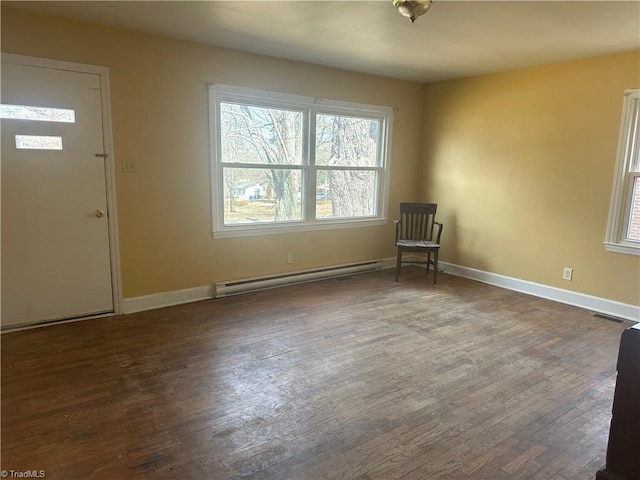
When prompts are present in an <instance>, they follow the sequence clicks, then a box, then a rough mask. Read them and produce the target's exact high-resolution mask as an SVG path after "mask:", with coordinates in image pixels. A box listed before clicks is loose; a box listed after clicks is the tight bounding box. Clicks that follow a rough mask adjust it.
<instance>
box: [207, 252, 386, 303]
mask: <svg viewBox="0 0 640 480" xmlns="http://www.w3.org/2000/svg"><path fill="white" fill-rule="evenodd" d="M381 268H382V261H381V260H378V261H371V262H362V263H352V264H349V265H338V266H335V267H327V268H319V269H315V270H304V271H300V272H292V273H284V274H282V275H273V276H269V277H256V278H248V279H245V280H237V281H233V282H226V283H216V284H215V287H216V288H215V297H214V298H222V297H226V296H228V295H237V294H240V293H247V292H254V291H256V290H265V289H267V288H275V287H284V286H285V285H294V284H296V283H306V282H314V281H317V280H325V279H328V278H335V277H343V276H345V275H353V274H355V273H365V272H372V271H374V270H379V269H381Z"/></svg>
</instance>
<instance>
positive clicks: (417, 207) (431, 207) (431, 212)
mask: <svg viewBox="0 0 640 480" xmlns="http://www.w3.org/2000/svg"><path fill="white" fill-rule="evenodd" d="M437 209H438V204H436V203H401V204H400V231H399V232H398V239H401V240H433V227H434V224H433V222H434V221H435V217H436V210H437Z"/></svg>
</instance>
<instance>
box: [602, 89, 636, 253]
mask: <svg viewBox="0 0 640 480" xmlns="http://www.w3.org/2000/svg"><path fill="white" fill-rule="evenodd" d="M605 248H606V249H607V250H609V251H613V252H619V253H629V254H634V255H640V90H627V91H625V93H624V102H623V108H622V121H621V125H620V137H619V141H618V157H617V160H616V167H615V172H614V179H613V189H612V193H611V205H610V207H609V223H608V224H607V236H606V239H605Z"/></svg>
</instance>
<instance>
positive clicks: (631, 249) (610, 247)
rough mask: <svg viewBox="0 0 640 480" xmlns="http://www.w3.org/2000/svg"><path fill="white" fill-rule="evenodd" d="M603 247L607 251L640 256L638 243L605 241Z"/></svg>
mask: <svg viewBox="0 0 640 480" xmlns="http://www.w3.org/2000/svg"><path fill="white" fill-rule="evenodd" d="M604 248H605V250H606V251H607V252H614V253H625V254H627V255H636V256H640V244H628V243H611V242H605V244H604Z"/></svg>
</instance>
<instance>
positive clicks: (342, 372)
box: [0, 267, 630, 480]
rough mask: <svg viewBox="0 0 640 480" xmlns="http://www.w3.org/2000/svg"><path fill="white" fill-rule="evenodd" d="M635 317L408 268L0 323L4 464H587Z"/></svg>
mask: <svg viewBox="0 0 640 480" xmlns="http://www.w3.org/2000/svg"><path fill="white" fill-rule="evenodd" d="M629 324H630V322H624V323H622V324H618V323H614V322H607V321H605V320H602V319H599V318H596V317H593V315H592V313H591V312H587V311H584V310H581V309H579V308H575V307H571V306H567V305H561V304H557V303H554V302H551V301H547V300H543V299H539V298H534V297H530V296H527V295H524V294H520V293H514V292H509V291H506V290H502V289H499V288H496V287H492V286H489V285H484V284H480V283H477V282H473V281H471V280H467V279H463V278H458V277H453V276H450V275H446V274H445V275H442V276H441V277H440V279H439V283H438V284H437V285H433V284H432V283H431V281H430V279H428V278H426V277H425V276H424V271H422V270H420V269H418V268H415V267H405V268H403V274H402V281H401V282H398V283H396V282H395V281H394V272H393V271H391V270H384V271H379V272H375V273H368V274H363V275H357V276H354V277H352V278H350V279H349V280H348V281H344V280H343V281H338V280H326V281H321V282H314V283H309V284H304V285H296V286H292V287H284V288H279V289H273V290H268V291H263V292H256V293H252V294H247V295H241V296H236V297H226V298H223V299H219V300H210V301H204V302H198V303H193V304H188V305H180V306H175V307H169V308H165V309H161V310H155V311H151V312H140V313H137V314H133V315H126V316H122V317H117V318H105V319H98V320H91V321H85V322H77V323H69V324H60V325H54V326H49V327H45V328H40V329H34V330H27V331H22V332H15V333H9V334H4V335H2V338H1V341H2V390H1V392H0V394H1V400H2V419H1V421H2V424H1V426H2V433H1V440H2V446H1V453H2V468H3V469H13V470H40V469H43V470H45V471H46V478H48V479H56V478H59V479H69V478H82V479H111V478H113V479H121V478H131V479H138V478H139V479H156V478H158V479H161V478H167V479H175V478H185V479H200V478H202V479H232V478H253V479H267V478H268V479H272V480H276V479H277V480H286V479H292V480H300V479H314V480H315V479H339V478H361V479H369V480H370V479H383V480H391V479H396V478H403V479H405V480H408V479H425V478H429V479H464V478H470V479H471V478H472V479H483V478H486V479H492V480H499V479H503V478H505V479H506V478H509V479H515V478H529V479H536V478H538V479H543V478H545V479H552V478H556V479H558V480H584V479H585V478H592V477H593V475H594V474H595V471H596V470H597V469H598V468H600V467H601V466H602V465H604V460H605V454H606V441H607V435H608V428H609V419H610V418H611V402H612V398H613V390H614V385H615V363H616V357H617V349H618V342H619V340H620V334H621V333H622V331H623V330H624V329H625V328H626V327H627V326H629Z"/></svg>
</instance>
